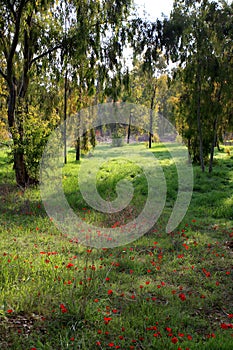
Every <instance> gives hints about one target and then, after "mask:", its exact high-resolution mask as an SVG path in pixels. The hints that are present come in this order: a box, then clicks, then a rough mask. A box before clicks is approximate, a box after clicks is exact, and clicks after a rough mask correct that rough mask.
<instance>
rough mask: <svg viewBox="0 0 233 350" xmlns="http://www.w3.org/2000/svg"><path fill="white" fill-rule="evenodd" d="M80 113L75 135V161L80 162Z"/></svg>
mask: <svg viewBox="0 0 233 350" xmlns="http://www.w3.org/2000/svg"><path fill="white" fill-rule="evenodd" d="M80 118H81V116H80V111H78V135H77V140H76V145H75V148H76V160H80V148H81V139H80V123H81V120H80Z"/></svg>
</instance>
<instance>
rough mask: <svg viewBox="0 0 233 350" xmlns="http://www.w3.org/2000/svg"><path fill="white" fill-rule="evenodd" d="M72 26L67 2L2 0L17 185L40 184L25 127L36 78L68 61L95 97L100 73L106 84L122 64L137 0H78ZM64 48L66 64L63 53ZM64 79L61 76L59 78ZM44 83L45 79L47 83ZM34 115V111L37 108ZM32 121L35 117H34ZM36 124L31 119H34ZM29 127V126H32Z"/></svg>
mask: <svg viewBox="0 0 233 350" xmlns="http://www.w3.org/2000/svg"><path fill="white" fill-rule="evenodd" d="M67 3H69V10H70V11H71V12H70V13H69V15H70V18H71V24H70V26H69V28H67V31H65V30H64V16H63V14H64V3H63V2H61V1H54V0H30V1H29V0H0V34H1V35H0V57H1V59H0V75H1V77H2V78H3V79H4V81H5V84H6V86H7V91H8V126H9V131H10V133H11V137H12V140H13V157H14V169H15V175H16V182H17V184H18V185H20V186H23V187H24V186H26V185H27V184H28V183H32V182H36V181H37V179H36V178H32V177H31V176H30V174H29V171H28V167H27V160H26V158H27V157H30V155H29V154H28V155H26V147H25V145H26V144H27V142H28V139H27V133H26V134H25V125H27V122H28V121H29V120H28V115H29V114H28V108H29V100H30V99H29V98H28V97H29V87H30V83H31V82H32V81H33V79H34V78H35V76H40V75H41V71H43V73H44V74H43V78H42V79H44V77H45V76H46V78H47V79H49V76H50V74H51V72H52V71H53V69H52V68H54V67H56V66H58V67H59V66H60V65H62V64H63V63H64V58H65V57H68V58H67V59H68V61H69V63H70V65H71V66H72V67H73V70H72V73H71V74H72V75H71V78H73V77H74V76H75V75H76V80H77V81H78V86H79V90H80V94H79V96H78V98H77V99H78V101H77V104H78V106H79V105H80V103H81V102H82V101H83V91H84V90H85V93H86V91H88V94H90V95H91V94H93V93H94V91H95V86H96V81H97V72H99V73H98V79H99V80H100V82H101V84H103V81H104V80H105V79H106V77H107V75H108V70H112V71H114V69H116V67H117V65H118V63H119V62H118V57H119V56H120V55H121V54H122V45H123V44H124V40H125V39H124V33H123V31H121V26H122V24H123V21H124V20H125V19H126V17H127V14H128V11H129V7H130V4H131V0H119V1H113V0H110V1H94V0H82V1H81V0H72V1H69V2H67ZM59 50H61V53H62V58H63V60H62V61H61V60H60V58H59V56H60V54H58V52H59ZM57 76H58V79H61V75H59V74H57ZM43 83H44V82H43V81H41V84H43ZM31 112H32V110H31ZM29 119H30V118H29ZM30 121H31V119H30ZM27 127H28V125H27Z"/></svg>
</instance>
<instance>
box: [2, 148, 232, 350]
mask: <svg viewBox="0 0 233 350" xmlns="http://www.w3.org/2000/svg"><path fill="white" fill-rule="evenodd" d="M108 147H109V146H105V145H103V146H101V147H100V150H99V152H104V151H106V149H107V151H108V154H109V155H110V154H111V152H112V155H113V156H114V149H111V152H110V149H109V148H108ZM125 147H131V148H130V149H131V150H132V152H135V149H136V148H137V147H138V148H140V147H142V146H139V145H130V146H124V147H122V148H121V150H122V151H124V150H126V148H125ZM228 148H229V147H228ZM148 152H149V151H148ZM152 152H154V153H155V154H156V157H158V158H159V159H160V163H161V165H162V167H163V170H164V174H165V177H166V183H167V188H168V190H167V191H168V193H167V199H166V205H165V207H164V210H163V213H162V215H161V216H160V218H159V220H158V221H157V223H156V224H155V225H154V227H153V228H151V230H149V232H147V233H146V234H145V235H144V236H142V237H141V238H139V239H137V240H136V241H134V242H131V243H130V244H127V245H124V246H119V247H116V248H113V249H95V248H91V247H85V246H82V245H80V244H78V242H77V240H75V239H71V238H70V237H69V236H68V235H67V234H66V233H61V232H60V231H59V230H58V229H56V227H55V226H54V224H53V222H51V220H50V219H49V218H48V216H47V215H46V213H45V210H44V208H43V203H42V202H41V198H40V192H39V189H38V188H33V189H27V190H26V191H21V190H20V189H18V188H17V187H16V186H15V182H14V174H13V172H12V165H11V164H7V161H6V155H5V150H4V149H3V150H1V152H0V164H1V172H0V197H1V201H0V210H1V218H0V233H1V242H0V247H1V248H0V264H1V269H0V288H1V293H0V348H1V349H3V350H5V349H12V350H13V349H15V350H18V349H26V350H27V349H37V350H38V349H39V350H42V349H43V350H49V349H56V350H63V349H117V348H119V349H146V350H147V349H158V350H160V349H168V350H170V349H176V350H177V349H182V350H184V349H191V350H197V349H198V350H200V349H204V350H207V349H208V350H210V349H211V350H219V349H222V350H230V349H232V344H233V325H232V324H233V322H232V318H233V290H232V237H233V225H232V216H233V196H232V193H233V167H232V158H231V157H230V156H229V155H228V154H226V153H224V152H220V153H218V154H217V156H216V161H215V166H214V171H213V174H211V175H209V174H208V173H204V174H202V173H201V171H200V169H199V168H198V167H194V191H193V196H192V201H191V203H190V206H189V209H188V211H187V213H186V216H185V217H184V219H183V221H182V222H181V223H180V225H179V227H177V229H176V230H175V231H173V232H171V233H169V234H167V233H166V231H165V227H166V223H167V220H168V218H169V216H170V214H171V212H172V207H173V205H174V202H175V199H176V192H177V172H176V168H175V166H174V164H173V162H172V160H171V158H170V157H169V154H168V153H167V152H166V148H165V147H163V146H162V145H161V144H156V145H154V146H153V149H152ZM97 158H98V154H95V155H94V157H93V158H92V161H93V162H94V163H93V164H95V161H96V162H97V160H96V159H97ZM68 159H69V162H68V164H67V165H66V166H65V167H64V169H63V187H64V191H65V193H66V196H67V200H68V202H69V203H70V205H71V206H72V208H73V209H74V210H75V211H76V212H77V213H78V214H79V215H80V216H81V217H82V218H83V220H84V219H85V221H86V222H88V223H95V224H97V225H98V226H99V228H100V230H101V229H102V228H103V227H111V226H114V225H116V226H120V225H122V224H124V223H125V222H128V221H130V220H132V218H134V217H136V216H137V215H138V213H139V212H140V211H141V210H142V208H143V206H144V204H145V201H146V198H147V194H148V188H147V181H146V177H145V176H144V175H143V172H142V171H141V169H140V168H139V167H138V166H135V165H134V164H133V163H132V162H130V161H129V162H126V161H125V160H124V159H123V157H122V159H120V160H119V161H118V162H116V161H111V160H110V159H109V161H106V162H105V163H103V164H102V165H101V167H100V170H99V172H98V174H97V187H98V190H99V193H100V194H101V196H102V197H103V198H104V199H107V200H108V199H111V200H113V199H115V198H116V191H115V185H116V184H117V182H118V181H119V180H120V179H122V178H126V179H127V180H128V181H130V182H131V183H132V185H133V186H134V187H135V193H134V197H133V199H132V201H131V202H130V204H129V205H128V206H127V208H126V209H125V211H123V213H112V214H111V215H107V214H101V213H99V212H98V211H95V210H93V209H92V208H91V206H88V204H87V203H85V201H84V200H83V198H82V197H81V195H80V192H79V190H80V189H79V188H78V182H77V174H78V171H79V167H80V163H79V162H75V160H74V151H73V150H70V151H69V157H68ZM97 164H98V162H97V163H96V165H97Z"/></svg>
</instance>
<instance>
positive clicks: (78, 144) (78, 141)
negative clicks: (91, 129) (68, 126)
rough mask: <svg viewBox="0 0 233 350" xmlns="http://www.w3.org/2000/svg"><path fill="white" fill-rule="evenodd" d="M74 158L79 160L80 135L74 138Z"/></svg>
mask: <svg viewBox="0 0 233 350" xmlns="http://www.w3.org/2000/svg"><path fill="white" fill-rule="evenodd" d="M76 160H80V137H78V139H77V140H76Z"/></svg>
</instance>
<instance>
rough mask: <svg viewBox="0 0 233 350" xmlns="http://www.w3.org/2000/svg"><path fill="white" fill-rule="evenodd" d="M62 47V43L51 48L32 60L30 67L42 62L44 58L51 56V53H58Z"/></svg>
mask: <svg viewBox="0 0 233 350" xmlns="http://www.w3.org/2000/svg"><path fill="white" fill-rule="evenodd" d="M61 47H62V44H61V43H60V44H57V45H55V46H54V47H51V48H50V49H48V50H47V51H44V52H42V53H41V54H40V55H38V56H36V57H34V58H33V59H32V60H31V62H30V64H29V66H30V67H31V66H32V65H33V63H35V62H36V61H38V60H40V59H41V58H43V57H44V56H47V55H49V54H50V53H52V52H53V51H56V50H57V49H60V48H61Z"/></svg>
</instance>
